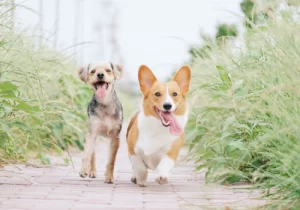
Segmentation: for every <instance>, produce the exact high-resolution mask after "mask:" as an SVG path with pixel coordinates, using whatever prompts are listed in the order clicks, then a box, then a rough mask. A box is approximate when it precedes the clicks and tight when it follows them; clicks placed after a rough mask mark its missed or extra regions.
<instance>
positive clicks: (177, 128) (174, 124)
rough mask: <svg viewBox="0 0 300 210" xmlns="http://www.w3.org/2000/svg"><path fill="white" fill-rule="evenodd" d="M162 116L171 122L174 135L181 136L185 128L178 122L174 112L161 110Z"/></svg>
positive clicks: (171, 130)
mask: <svg viewBox="0 0 300 210" xmlns="http://www.w3.org/2000/svg"><path fill="white" fill-rule="evenodd" d="M161 115H162V117H163V118H164V119H163V120H164V121H165V122H169V123H170V132H171V133H172V134H173V135H174V136H180V135H181V134H182V133H183V129H182V127H181V126H180V125H179V123H178V122H177V120H176V118H175V116H174V114H173V113H170V112H161Z"/></svg>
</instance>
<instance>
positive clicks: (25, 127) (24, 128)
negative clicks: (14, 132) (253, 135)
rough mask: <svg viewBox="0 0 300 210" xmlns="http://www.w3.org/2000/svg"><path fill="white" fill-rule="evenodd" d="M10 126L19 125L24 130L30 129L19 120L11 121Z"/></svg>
mask: <svg viewBox="0 0 300 210" xmlns="http://www.w3.org/2000/svg"><path fill="white" fill-rule="evenodd" d="M10 127H18V128H20V129H22V130H23V131H30V128H29V127H28V126H27V125H25V124H23V123H21V122H18V121H16V122H13V123H11V124H10Z"/></svg>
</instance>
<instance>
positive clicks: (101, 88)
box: [96, 84, 106, 99]
mask: <svg viewBox="0 0 300 210" xmlns="http://www.w3.org/2000/svg"><path fill="white" fill-rule="evenodd" d="M105 94H106V84H97V90H96V95H97V97H99V98H101V99H104V97H105Z"/></svg>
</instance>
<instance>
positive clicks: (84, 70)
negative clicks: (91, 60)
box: [78, 64, 90, 83]
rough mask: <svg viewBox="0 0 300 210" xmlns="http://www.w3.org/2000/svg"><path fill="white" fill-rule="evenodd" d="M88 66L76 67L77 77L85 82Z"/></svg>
mask: <svg viewBox="0 0 300 210" xmlns="http://www.w3.org/2000/svg"><path fill="white" fill-rule="evenodd" d="M89 68H90V64H89V65H88V67H81V68H79V69H78V77H79V79H81V80H82V81H83V82H85V83H86V82H87V77H88V71H89Z"/></svg>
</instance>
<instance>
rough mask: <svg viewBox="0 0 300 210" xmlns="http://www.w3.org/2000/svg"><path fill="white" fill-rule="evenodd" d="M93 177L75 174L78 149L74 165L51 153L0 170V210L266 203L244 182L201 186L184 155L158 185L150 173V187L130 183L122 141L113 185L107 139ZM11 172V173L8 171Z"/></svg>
mask: <svg viewBox="0 0 300 210" xmlns="http://www.w3.org/2000/svg"><path fill="white" fill-rule="evenodd" d="M97 150H98V153H97V154H98V155H97V170H98V171H97V175H98V176H97V178H95V179H91V178H85V179H82V178H81V177H79V175H78V171H79V169H80V165H81V154H79V153H74V154H72V158H73V162H74V164H75V169H76V171H74V169H73V168H72V166H63V165H58V164H55V163H58V158H53V165H52V167H50V168H45V167H43V168H36V167H32V166H25V165H9V166H5V168H4V169H5V171H3V170H2V171H1V169H0V209H1V210H3V209H30V210H31V209H32V210H46V209H48V210H66V209H72V210H75V209H82V210H90V209H225V210H229V209H230V210H232V209H253V208H254V207H257V206H259V205H261V204H263V203H264V201H262V200H258V199H255V197H257V196H259V193H260V192H258V191H256V192H253V191H249V190H246V189H243V188H245V187H247V186H244V185H240V186H233V187H227V186H220V185H205V180H204V174H203V173H198V174H195V173H193V168H194V167H193V164H192V163H185V162H184V161H182V160H183V158H184V156H185V155H184V154H186V152H185V151H184V150H182V154H181V156H180V161H179V162H178V164H177V166H176V168H174V169H173V171H172V175H171V180H170V184H168V185H162V186H160V185H157V184H155V182H154V177H155V174H154V173H153V172H151V173H150V174H149V178H148V186H147V187H145V188H141V187H138V186H137V185H134V184H132V183H131V182H130V177H131V165H130V162H129V159H128V156H127V151H126V144H125V141H124V140H122V142H121V148H120V150H119V153H118V156H117V162H116V168H115V184H105V183H103V180H104V175H103V174H104V169H105V163H106V156H107V144H106V145H105V144H104V143H100V144H99V145H98V149H97ZM11 171H14V172H11Z"/></svg>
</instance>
